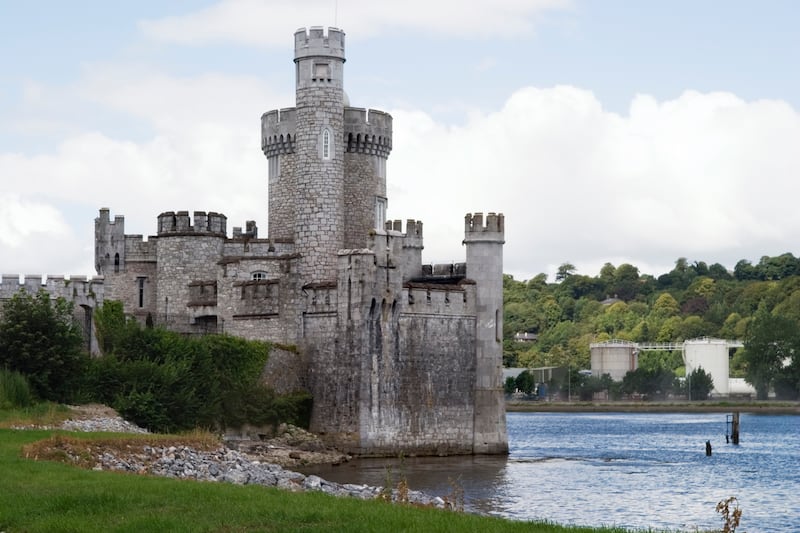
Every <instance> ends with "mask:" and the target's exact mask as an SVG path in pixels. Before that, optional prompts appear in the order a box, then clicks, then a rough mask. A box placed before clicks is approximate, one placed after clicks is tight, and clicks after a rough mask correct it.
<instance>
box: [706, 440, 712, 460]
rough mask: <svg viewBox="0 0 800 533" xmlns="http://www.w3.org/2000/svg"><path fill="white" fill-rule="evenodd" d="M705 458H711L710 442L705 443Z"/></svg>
mask: <svg viewBox="0 0 800 533" xmlns="http://www.w3.org/2000/svg"><path fill="white" fill-rule="evenodd" d="M706 456H708V457H710V456H711V441H710V440H707V441H706Z"/></svg>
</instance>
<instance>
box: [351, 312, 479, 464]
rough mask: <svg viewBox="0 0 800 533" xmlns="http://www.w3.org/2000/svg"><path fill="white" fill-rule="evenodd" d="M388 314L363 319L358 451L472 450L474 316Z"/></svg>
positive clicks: (434, 452)
mask: <svg viewBox="0 0 800 533" xmlns="http://www.w3.org/2000/svg"><path fill="white" fill-rule="evenodd" d="M395 314H396V318H395V317H394V316H393V315H395ZM387 318H389V320H386V321H384V320H383V314H382V315H381V316H380V317H376V319H375V320H373V321H371V322H370V323H369V324H368V330H369V345H370V352H371V357H370V358H367V359H365V360H364V361H363V367H362V375H363V376H365V378H366V379H365V383H364V385H363V387H362V390H363V391H364V392H365V394H364V395H363V397H362V401H361V409H362V413H361V415H362V416H361V426H362V427H361V443H360V444H361V451H362V452H363V453H367V454H376V455H385V454H397V453H400V452H402V453H404V454H409V455H414V454H420V455H444V454H459V453H461V454H463V453H472V436H473V401H474V397H473V387H472V383H473V380H474V373H475V358H474V353H475V345H474V335H473V331H474V318H473V317H469V316H461V317H456V316H451V317H448V316H437V315H435V314H432V315H423V314H415V315H411V314H400V313H399V312H396V313H391V312H390V313H388V316H387Z"/></svg>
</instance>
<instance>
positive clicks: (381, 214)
mask: <svg viewBox="0 0 800 533" xmlns="http://www.w3.org/2000/svg"><path fill="white" fill-rule="evenodd" d="M385 225H386V198H380V197H378V198H375V229H384V227H385Z"/></svg>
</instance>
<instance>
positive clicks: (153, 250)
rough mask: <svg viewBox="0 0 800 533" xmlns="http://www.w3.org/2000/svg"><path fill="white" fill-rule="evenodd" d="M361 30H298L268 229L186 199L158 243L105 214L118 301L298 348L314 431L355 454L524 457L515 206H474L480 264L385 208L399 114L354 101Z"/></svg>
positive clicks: (111, 290)
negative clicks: (351, 91) (506, 320)
mask: <svg viewBox="0 0 800 533" xmlns="http://www.w3.org/2000/svg"><path fill="white" fill-rule="evenodd" d="M344 37H345V36H344V32H342V31H341V30H338V29H335V28H329V29H328V31H327V33H326V32H325V31H324V30H323V29H322V28H319V27H313V28H310V29H309V30H306V29H301V30H298V31H297V32H296V33H295V36H294V38H295V48H294V50H295V52H294V63H295V72H296V105H295V107H291V108H286V109H279V110H273V111H269V112H267V113H264V115H263V116H262V117H261V148H262V150H263V152H264V155H265V156H266V157H267V167H268V174H269V189H268V190H269V194H268V204H269V225H268V228H269V229H268V235H267V237H266V238H263V237H261V236H259V235H258V228H257V227H256V224H255V223H254V222H252V221H248V222H247V224H246V226H245V229H244V231H242V229H241V228H233V231H232V236H231V237H228V236H227V228H226V223H227V220H226V217H225V216H224V215H222V214H219V213H214V212H208V213H206V212H202V211H195V212H194V213H193V216H192V217H190V216H189V213H188V212H187V211H178V212H167V213H162V214H160V215H159V216H158V232H157V235H156V236H152V237H150V238H149V239H147V240H146V241H145V240H143V239H142V236H141V235H125V230H124V224H125V221H124V218H123V217H121V216H116V217H114V219H113V220H111V219H110V217H109V210H108V209H101V210H100V216H99V217H98V218H97V219H96V220H95V263H96V268H97V271H98V274H101V275H102V276H104V279H105V282H104V285H105V287H104V289H105V295H104V296H105V299H117V300H121V301H122V302H123V303H124V307H125V311H126V312H127V313H130V314H132V315H135V316H137V317H139V318H140V319H141V320H144V318H145V317H146V316H147V315H150V316H151V317H152V318H153V319H154V320H155V322H156V323H157V324H162V325H165V326H166V327H168V328H170V329H174V330H177V331H184V332H187V333H203V332H224V333H228V334H231V335H236V336H240V337H245V338H248V339H260V340H265V341H271V342H274V343H278V344H279V345H283V346H288V347H296V353H295V350H294V349H293V348H292V349H289V350H285V351H284V352H283V354H282V355H281V357H282V359H281V361H283V362H285V363H286V365H287V366H291V367H292V368H293V369H295V373H296V374H297V376H295V378H296V379H297V383H299V384H301V385H302V386H304V387H305V388H307V389H308V390H309V391H310V392H311V394H312V395H313V398H314V407H313V413H312V420H311V430H312V431H314V432H317V433H320V434H322V435H323V436H325V437H326V438H327V439H328V440H329V442H331V443H332V444H334V445H336V446H337V447H339V448H340V449H342V450H345V451H349V452H351V453H357V454H364V455H384V454H397V453H400V452H402V453H405V454H419V455H423V454H470V453H507V451H508V441H507V436H506V421H505V405H504V397H503V390H502V382H501V381H502V368H501V366H502V344H501V341H502V329H503V328H502V316H503V287H502V276H503V260H502V257H503V243H504V228H503V215H502V214H494V213H489V214H488V215H487V216H486V217H485V218H484V216H483V215H482V214H481V213H475V214H468V215H466V217H465V222H464V241H463V242H464V245H465V246H466V263H458V264H448V265H423V264H422V248H423V246H422V222H420V221H416V220H407V221H406V222H405V225H403V223H402V222H401V221H399V220H395V221H386V220H385V218H386V206H387V201H388V199H387V197H386V160H387V158H388V157H389V153H390V152H391V149H392V117H391V116H390V115H389V114H387V113H384V112H382V111H376V110H371V109H370V110H367V109H361V108H356V107H350V105H349V102H348V101H347V97H346V96H345V93H344V91H343V74H344V62H345V56H344ZM277 352H278V351H276V353H277ZM271 364H272V365H273V368H274V366H275V363H274V361H273V362H272V363H271ZM287 379H288V380H289V381H291V380H292V379H291V378H287Z"/></svg>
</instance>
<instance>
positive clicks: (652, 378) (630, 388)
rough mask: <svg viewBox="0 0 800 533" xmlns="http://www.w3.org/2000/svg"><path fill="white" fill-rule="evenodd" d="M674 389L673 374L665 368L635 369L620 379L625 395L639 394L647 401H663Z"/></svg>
mask: <svg viewBox="0 0 800 533" xmlns="http://www.w3.org/2000/svg"><path fill="white" fill-rule="evenodd" d="M675 388H676V379H675V374H674V373H673V372H672V371H671V370H668V369H666V368H656V369H646V368H637V369H636V370H633V371H631V372H628V373H627V374H625V377H623V378H622V391H623V392H624V393H625V394H641V395H644V396H645V397H646V398H647V399H656V400H663V399H664V398H666V396H667V395H668V394H669V393H671V392H672V391H673V390H674V389H675Z"/></svg>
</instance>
